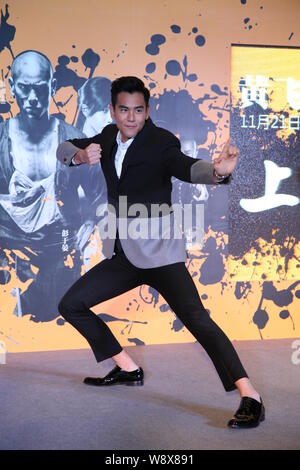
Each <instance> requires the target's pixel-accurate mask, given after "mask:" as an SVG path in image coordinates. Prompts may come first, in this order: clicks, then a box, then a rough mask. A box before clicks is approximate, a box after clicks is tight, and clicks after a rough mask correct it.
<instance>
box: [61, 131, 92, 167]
mask: <svg viewBox="0 0 300 470" xmlns="http://www.w3.org/2000/svg"><path fill="white" fill-rule="evenodd" d="M100 157H101V134H98V135H96V136H94V137H91V138H84V139H72V140H67V141H66V142H62V143H61V144H60V145H59V146H58V148H57V151H56V158H57V159H58V160H59V161H60V162H61V163H62V164H63V165H66V166H76V165H81V164H83V163H87V164H88V165H95V164H97V163H99V162H100Z"/></svg>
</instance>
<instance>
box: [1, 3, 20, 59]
mask: <svg viewBox="0 0 300 470" xmlns="http://www.w3.org/2000/svg"><path fill="white" fill-rule="evenodd" d="M8 18H9V12H8V4H6V5H5V14H3V11H2V9H1V21H0V52H2V51H3V50H4V49H5V47H6V48H7V49H8V50H9V52H10V53H11V56H12V58H14V54H13V51H12V48H11V44H10V43H11V42H12V41H13V39H14V37H15V33H16V28H15V26H13V25H10V24H8V23H7V20H8Z"/></svg>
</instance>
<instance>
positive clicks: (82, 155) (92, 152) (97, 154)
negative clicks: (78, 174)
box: [74, 144, 101, 165]
mask: <svg viewBox="0 0 300 470" xmlns="http://www.w3.org/2000/svg"><path fill="white" fill-rule="evenodd" d="M100 158H101V146H100V145H99V144H90V145H89V146H88V147H86V148H85V149H80V150H78V152H77V153H76V154H75V156H74V163H76V165H79V164H81V163H87V164H88V165H96V164H97V163H99V162H100Z"/></svg>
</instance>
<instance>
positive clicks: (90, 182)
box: [0, 51, 104, 321]
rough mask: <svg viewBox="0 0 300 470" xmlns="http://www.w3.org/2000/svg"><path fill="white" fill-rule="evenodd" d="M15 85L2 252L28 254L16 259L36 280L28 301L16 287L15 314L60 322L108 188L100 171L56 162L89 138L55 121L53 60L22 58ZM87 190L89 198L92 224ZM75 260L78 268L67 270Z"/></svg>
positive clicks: (4, 128)
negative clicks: (84, 203) (85, 203)
mask: <svg viewBox="0 0 300 470" xmlns="http://www.w3.org/2000/svg"><path fill="white" fill-rule="evenodd" d="M9 83H10V87H11V92H12V94H13V96H14V97H15V99H16V101H17V104H18V106H19V109H20V113H19V114H18V115H17V116H16V117H14V118H11V119H9V120H7V121H6V122H4V123H2V124H1V125H0V155H1V158H0V246H1V248H8V249H11V250H13V249H18V250H22V252H23V254H25V256H22V257H18V256H17V255H16V254H14V255H13V257H14V262H15V265H14V268H15V270H16V274H17V276H18V277H19V279H20V280H21V281H23V282H25V281H27V280H28V279H30V278H32V279H33V281H32V282H31V284H30V285H29V287H28V288H27V290H25V292H24V293H23V294H22V297H21V299H20V292H19V290H18V289H15V295H16V297H17V307H16V311H15V313H16V314H17V315H18V316H22V315H24V314H29V313H30V314H31V319H32V320H34V321H49V320H53V319H54V318H56V317H57V316H58V312H57V299H59V298H60V297H61V295H62V294H63V292H64V291H65V290H66V289H67V288H68V287H69V286H70V285H71V284H73V282H74V281H75V279H77V278H78V276H79V275H80V270H81V260H80V255H81V252H82V250H83V248H84V245H85V244H86V242H87V240H88V238H89V236H90V234H91V231H92V229H93V228H94V226H95V220H93V218H94V219H95V213H96V206H97V205H98V203H99V198H101V195H102V192H103V191H104V186H103V184H104V180H103V181H102V184H101V170H100V168H96V167H90V168H88V167H86V168H84V167H82V168H77V170H79V171H75V172H72V174H71V173H70V172H69V171H66V167H65V166H63V165H61V164H60V163H59V162H58V161H57V159H56V148H57V146H58V144H59V143H60V142H62V141H64V140H66V139H70V138H75V137H83V134H82V133H81V132H79V131H78V130H76V129H74V128H73V127H71V126H69V125H68V124H66V123H65V122H63V121H60V120H58V119H57V118H56V117H54V116H51V115H49V106H50V100H51V97H52V96H53V95H54V94H55V80H54V78H53V70H52V66H51V63H50V62H49V60H48V58H47V57H46V56H44V55H43V54H41V53H40V52H37V51H24V52H22V53H21V54H19V55H18V56H17V57H16V58H15V59H14V61H13V63H12V68H11V77H10V79H9ZM82 170H83V171H82ZM102 178H103V176H102ZM80 186H82V187H83V189H84V194H85V196H86V197H87V198H88V200H89V208H90V211H89V213H87V214H85V220H82V217H81V213H80V202H79V196H78V188H79V187H80ZM74 201H76V205H75V206H74V205H73V203H74ZM74 249H75V250H74ZM74 251H75V253H74ZM68 257H69V260H68V261H69V265H71V264H73V267H72V269H71V266H70V267H67V266H66V265H65V263H66V262H67V258H68ZM70 258H71V259H72V261H71V259H70ZM32 266H35V268H37V269H36V270H35V272H34V271H33V270H32ZM46 293H47V296H48V302H47V304H43V307H42V308H41V301H42V299H43V298H44V297H45V295H46Z"/></svg>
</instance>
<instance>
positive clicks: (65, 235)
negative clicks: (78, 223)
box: [61, 230, 69, 237]
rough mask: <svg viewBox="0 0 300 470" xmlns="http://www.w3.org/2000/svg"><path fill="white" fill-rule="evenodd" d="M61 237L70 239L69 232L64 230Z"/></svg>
mask: <svg viewBox="0 0 300 470" xmlns="http://www.w3.org/2000/svg"><path fill="white" fill-rule="evenodd" d="M61 236H62V237H68V236H69V230H63V231H62V232H61Z"/></svg>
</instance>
